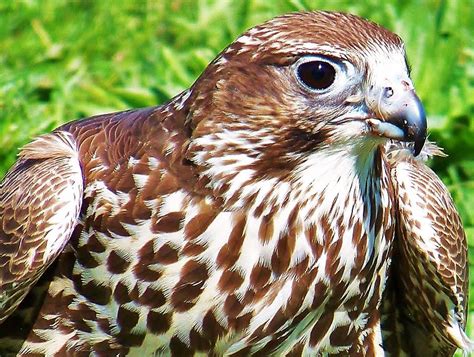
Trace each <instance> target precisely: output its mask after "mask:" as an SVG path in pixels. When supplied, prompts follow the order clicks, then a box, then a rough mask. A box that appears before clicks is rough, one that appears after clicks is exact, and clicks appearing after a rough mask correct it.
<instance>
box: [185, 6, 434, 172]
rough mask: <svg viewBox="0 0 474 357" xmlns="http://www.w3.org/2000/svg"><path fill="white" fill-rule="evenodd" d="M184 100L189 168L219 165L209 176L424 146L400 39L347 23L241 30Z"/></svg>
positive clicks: (300, 17)
mask: <svg viewBox="0 0 474 357" xmlns="http://www.w3.org/2000/svg"><path fill="white" fill-rule="evenodd" d="M189 98H192V100H190V101H189V103H193V104H192V105H191V107H190V110H189V112H188V113H187V118H188V121H189V123H190V125H191V130H192V135H191V146H190V147H191V150H192V151H193V155H192V156H193V157H192V159H193V160H195V162H198V163H201V164H203V165H207V166H213V165H214V166H220V167H221V168H222V170H221V171H219V170H218V169H216V170H215V172H213V173H214V174H222V175H225V174H226V172H230V171H231V172H237V171H239V170H245V169H249V168H251V169H252V170H254V172H255V174H254V176H255V175H259V174H260V175H265V176H267V177H268V176H273V175H275V174H278V175H285V173H290V172H291V171H292V170H294V169H295V168H297V165H299V164H301V163H302V162H304V161H305V160H307V158H308V157H309V156H311V154H313V153H316V152H318V153H324V152H326V153H330V152H335V151H344V152H346V153H348V154H350V155H355V156H366V155H367V153H371V152H375V150H376V149H377V148H378V147H379V146H382V145H384V144H385V143H386V142H387V141H388V140H396V141H407V142H412V143H413V144H414V145H413V151H414V154H415V155H417V154H418V153H419V152H420V151H421V149H422V147H423V144H424V141H425V138H426V117H425V113H424V110H423V106H422V104H421V102H420V99H419V98H418V96H417V95H416V93H415V90H414V87H413V83H412V81H411V79H410V74H409V69H408V65H407V60H406V55H405V50H404V45H403V42H402V40H401V39H400V37H398V36H397V35H395V34H393V33H391V32H390V31H388V30H386V29H384V28H382V27H380V26H379V25H377V24H375V23H372V22H369V21H367V20H364V19H362V18H360V17H357V16H354V15H350V14H344V13H337V12H323V11H318V12H304V13H293V14H288V15H284V16H281V17H277V18H275V19H272V20H270V21H268V22H266V23H264V24H263V25H260V26H257V27H254V28H252V29H250V30H249V31H247V32H246V33H244V34H243V35H242V36H240V37H239V38H238V39H237V40H236V41H235V42H234V43H233V44H231V45H230V46H229V47H228V48H227V49H225V50H224V51H223V52H222V53H221V54H220V55H219V56H218V57H217V58H216V59H215V60H214V61H213V62H212V63H211V64H210V65H209V67H208V68H207V69H206V71H205V72H204V73H203V75H202V76H201V77H200V78H199V79H198V81H197V82H196V83H195V85H194V86H193V87H192V88H191V92H190V94H189ZM224 167H225V169H224ZM280 177H281V176H280Z"/></svg>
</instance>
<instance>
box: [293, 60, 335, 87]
mask: <svg viewBox="0 0 474 357" xmlns="http://www.w3.org/2000/svg"><path fill="white" fill-rule="evenodd" d="M298 77H299V79H300V80H301V81H302V82H303V83H304V84H305V85H306V86H308V87H309V88H311V89H317V90H322V89H326V88H328V87H329V86H331V84H333V82H334V79H335V78H336V70H335V69H334V67H333V66H332V65H331V64H330V63H328V62H323V61H309V62H305V63H302V64H300V65H299V67H298Z"/></svg>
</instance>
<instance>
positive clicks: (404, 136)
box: [367, 86, 426, 156]
mask: <svg viewBox="0 0 474 357" xmlns="http://www.w3.org/2000/svg"><path fill="white" fill-rule="evenodd" d="M397 91H398V93H395V90H394V89H392V88H391V87H385V88H384V89H383V93H382V96H381V97H380V96H379V100H378V101H377V105H376V108H374V111H375V112H376V114H377V117H378V118H380V120H379V119H369V120H368V121H367V122H368V124H369V126H370V128H371V130H372V132H373V133H375V134H376V135H379V136H384V137H387V138H390V139H395V140H400V141H411V142H413V143H414V155H415V156H417V155H418V154H419V153H420V152H421V149H422V148H423V145H424V143H425V140H426V115H425V110H424V108H423V105H422V103H421V101H420V98H418V96H417V95H416V93H415V91H414V90H413V89H412V88H409V87H408V86H405V87H399V88H397Z"/></svg>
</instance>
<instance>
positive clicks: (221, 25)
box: [0, 0, 474, 327]
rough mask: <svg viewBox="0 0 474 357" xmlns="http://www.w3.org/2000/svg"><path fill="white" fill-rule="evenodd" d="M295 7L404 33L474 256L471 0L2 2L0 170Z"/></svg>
mask: <svg viewBox="0 0 474 357" xmlns="http://www.w3.org/2000/svg"><path fill="white" fill-rule="evenodd" d="M302 9H331V10H341V11H348V12H352V13H356V14H358V15H361V16H363V17H366V18H369V19H371V20H373V21H375V22H378V23H381V24H383V25H384V26H386V27H388V28H389V29H391V30H393V31H394V32H396V33H398V34H399V35H400V36H401V37H402V38H403V39H404V40H405V43H406V47H407V52H408V57H409V60H410V63H411V65H412V68H413V70H412V77H413V79H414V82H415V86H416V88H417V92H418V93H419V95H420V97H421V98H422V100H423V102H424V104H425V108H426V111H427V113H428V117H429V127H430V132H431V137H430V138H431V139H432V140H435V141H437V142H438V144H440V145H441V146H443V147H444V148H445V150H446V152H447V153H448V154H449V157H448V158H441V159H437V160H435V161H434V162H433V163H432V166H433V167H434V169H435V170H436V171H437V172H438V174H439V175H440V176H441V177H442V178H443V180H444V182H445V183H446V184H447V185H448V187H449V189H450V190H451V192H452V194H453V197H454V198H455V201H456V204H457V206H458V208H459V210H460V212H461V215H462V217H463V221H464V223H465V226H466V231H467V233H468V237H469V242H470V248H472V249H470V257H471V259H470V260H471V262H474V37H473V34H474V3H473V2H472V1H466V0H451V1H442V0H426V1H421V0H419V1H408V0H401V1H395V0H394V1H385V2H380V1H378V0H368V1H365V2H355V1H352V0H350V1H317V0H313V1H310V0H308V1H305V0H276V1H265V0H248V1H238V0H235V1H231V0H161V1H160V0H156V1H133V0H130V1H125V0H116V1H114V2H111V1H99V0H96V1H92V0H89V1H85V0H84V1H65V0H42V1H34V0H23V1H20V0H18V1H16V0H3V1H2V2H0V19H1V20H0V175H3V174H4V173H5V171H6V170H7V169H8V167H9V166H10V165H11V164H12V163H13V161H14V160H15V155H16V153H17V149H18V147H20V146H21V145H23V144H24V143H26V142H27V141H28V140H30V139H31V138H32V137H33V136H35V135H38V134H40V133H43V132H45V131H48V130H51V129H53V128H54V127H56V126H58V125H60V124H61V123H63V122H66V121H69V120H72V119H76V118H79V117H84V116H90V115H94V114H99V113H104V112H111V111H118V110H122V109H126V108H131V107H142V106H151V105H156V104H159V103H162V102H164V101H165V100H167V99H169V98H170V97H172V96H173V95H175V94H177V93H178V92H180V91H181V90H183V89H185V88H187V87H188V86H190V85H191V84H192V83H193V81H194V80H195V79H196V78H197V76H199V74H200V73H201V71H202V70H203V69H204V68H205V66H206V65H207V63H208V62H209V61H211V60H212V59H213V58H214V57H215V55H216V54H217V53H219V52H220V51H221V50H222V49H223V48H224V47H225V46H226V45H227V44H229V43H230V42H232V41H233V39H235V38H236V37H237V36H238V35H239V34H240V33H241V32H243V31H244V30H246V29H247V28H249V27H251V26H253V25H255V24H257V23H259V22H262V21H264V20H267V19H269V18H271V17H273V16H275V15H278V14H282V13H285V12H289V11H296V10H302ZM472 271H473V269H471V272H472ZM472 280H474V278H473V279H471V281H472ZM472 295H473V294H471V296H472ZM473 302H474V299H472V298H471V307H473V308H474V303H473ZM472 315H474V314H472ZM471 326H473V327H474V316H472V319H471V320H470V323H469V327H471Z"/></svg>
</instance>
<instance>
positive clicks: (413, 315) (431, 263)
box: [387, 142, 474, 356]
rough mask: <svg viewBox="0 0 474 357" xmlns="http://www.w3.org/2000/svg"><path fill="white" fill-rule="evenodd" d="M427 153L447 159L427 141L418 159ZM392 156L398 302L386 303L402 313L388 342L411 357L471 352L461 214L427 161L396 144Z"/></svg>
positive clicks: (393, 146)
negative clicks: (395, 203)
mask: <svg viewBox="0 0 474 357" xmlns="http://www.w3.org/2000/svg"><path fill="white" fill-rule="evenodd" d="M425 153H426V156H427V157H430V156H433V155H441V156H445V155H444V154H443V152H442V151H441V150H439V148H438V147H436V145H434V144H432V143H429V142H427V143H426V144H425V149H424V152H422V155H420V156H421V157H423V155H424V154H425ZM388 157H389V160H390V162H391V165H392V170H391V172H392V178H393V182H394V186H395V192H396V193H397V196H398V200H397V207H398V208H397V209H396V212H397V216H398V217H397V226H398V227H397V235H396V238H395V242H396V244H395V246H396V248H395V254H394V258H393V262H392V264H393V265H392V268H391V269H392V271H393V274H392V275H391V277H390V279H391V280H392V281H391V284H392V286H390V283H389V286H390V288H392V289H393V291H391V289H390V288H389V289H388V290H387V294H394V297H393V298H394V301H391V300H390V299H389V301H388V302H387V304H388V305H394V306H396V309H397V310H398V311H397V312H398V321H397V322H396V324H397V325H398V326H397V327H396V328H395V330H398V331H397V332H393V331H392V332H389V333H388V335H389V336H390V335H391V337H388V336H387V338H388V339H389V340H390V339H394V338H395V339H396V340H399V342H398V343H400V341H403V344H404V349H405V350H406V351H407V352H409V353H407V354H408V355H413V356H415V355H416V356H448V355H452V354H453V353H454V351H455V349H456V348H461V349H463V350H465V351H471V350H472V349H473V347H474V346H473V343H472V342H471V341H470V340H469V338H468V337H467V336H466V335H465V332H464V327H465V324H466V317H467V301H468V270H467V267H468V262H467V247H466V236H465V233H464V230H463V227H462V223H461V220H460V217H459V214H458V213H457V211H456V208H455V206H454V204H453V201H452V198H451V196H450V194H449V192H448V191H447V189H446V187H445V186H444V185H443V183H442V182H441V180H440V179H439V178H438V177H437V176H436V174H435V173H434V172H433V171H432V170H431V169H430V168H429V167H427V166H426V165H425V163H424V160H422V159H419V158H414V157H413V155H412V154H411V151H410V150H409V148H407V147H406V146H401V145H392V146H391V148H390V149H389V153H388ZM391 322H393V321H391ZM387 325H390V322H388V321H387ZM395 336H396V337H395ZM421 342H422V343H421ZM393 343H395V342H393Z"/></svg>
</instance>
